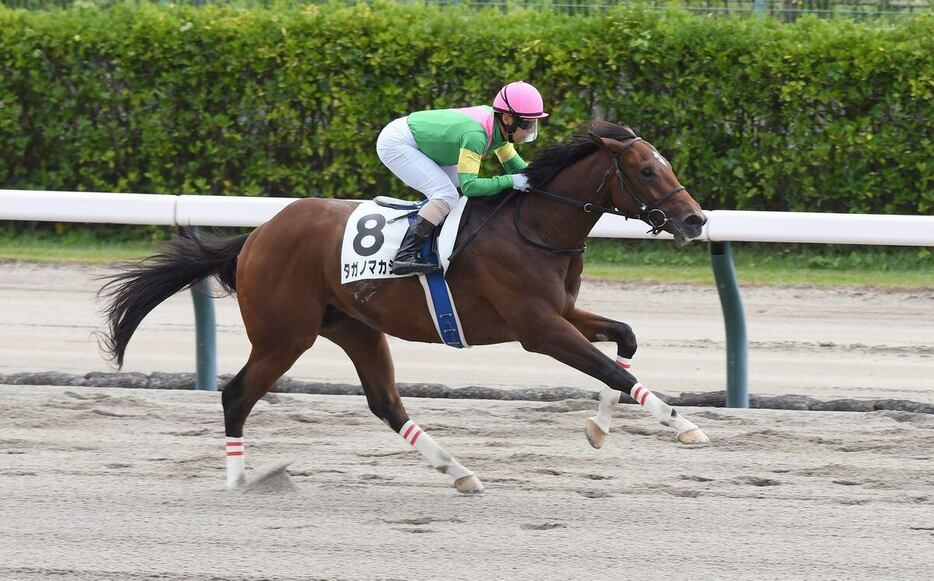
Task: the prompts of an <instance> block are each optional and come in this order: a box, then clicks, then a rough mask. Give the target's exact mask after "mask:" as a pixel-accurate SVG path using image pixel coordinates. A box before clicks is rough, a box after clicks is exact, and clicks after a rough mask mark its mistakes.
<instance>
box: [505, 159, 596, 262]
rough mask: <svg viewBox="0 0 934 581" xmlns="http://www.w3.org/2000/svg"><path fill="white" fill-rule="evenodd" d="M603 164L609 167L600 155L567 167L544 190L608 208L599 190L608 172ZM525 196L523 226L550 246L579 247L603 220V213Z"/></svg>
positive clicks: (533, 195) (538, 197)
mask: <svg viewBox="0 0 934 581" xmlns="http://www.w3.org/2000/svg"><path fill="white" fill-rule="evenodd" d="M603 165H606V164H605V160H604V159H603V156H601V155H599V152H597V153H596V154H593V155H590V156H588V157H586V158H584V159H582V160H581V161H579V162H577V163H575V164H574V165H572V166H570V167H568V168H566V169H565V170H564V171H562V172H561V173H559V174H558V175H557V176H556V177H555V179H553V180H552V181H551V183H550V184H548V186H547V188H544V189H547V191H549V192H551V193H554V194H560V195H562V196H565V197H567V198H573V199H575V200H580V201H581V202H591V203H593V204H595V205H598V206H602V205H605V204H606V203H607V200H606V197H607V196H606V190H605V189H603V190H601V188H600V184H601V182H602V181H603V176H604V174H605V171H606V168H604V167H602V166H603ZM524 195H525V196H526V197H527V198H529V199H527V200H526V201H525V204H524V205H523V208H522V222H523V225H526V226H528V227H529V228H530V229H531V230H532V231H534V232H536V233H537V234H538V236H539V237H540V238H541V239H542V242H544V243H545V244H546V245H549V246H554V247H560V248H580V247H581V246H583V245H584V242H585V241H586V239H587V235H588V234H590V231H591V230H592V229H593V227H594V225H595V224H596V223H597V220H599V219H600V214H595V213H591V212H584V211H583V210H582V209H581V208H577V207H575V206H572V205H570V204H565V203H562V202H557V201H554V200H549V199H547V198H544V197H540V196H536V195H535V194H532V193H528V194H524Z"/></svg>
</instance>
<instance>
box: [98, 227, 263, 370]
mask: <svg viewBox="0 0 934 581" xmlns="http://www.w3.org/2000/svg"><path fill="white" fill-rule="evenodd" d="M247 236H249V234H243V235H241V236H237V237H235V238H220V239H216V240H199V239H197V238H195V237H194V236H193V235H192V234H190V233H188V232H182V234H180V235H179V236H177V237H176V238H174V239H173V240H172V241H170V242H169V243H168V245H167V247H166V249H165V250H164V251H163V252H161V253H160V254H156V255H154V256H150V257H149V258H146V259H144V260H142V261H140V262H138V263H135V264H129V265H125V266H124V267H123V269H122V270H123V271H122V272H120V273H119V274H116V275H114V276H110V277H106V278H107V283H106V284H105V285H104V286H103V287H102V288H101V290H100V292H99V293H98V296H103V297H106V298H107V300H108V303H109V304H108V306H107V307H106V308H105V309H104V313H105V314H106V316H107V323H108V326H109V327H110V329H109V331H108V332H107V333H106V334H101V335H100V338H101V342H102V348H103V350H104V351H105V352H106V353H107V354H108V355H109V356H110V359H112V360H115V361H116V363H117V367H118V368H119V367H123V354H124V352H125V351H126V346H127V344H128V343H129V342H130V338H131V337H132V336H133V333H134V332H135V331H136V328H137V327H138V326H139V324H140V323H141V322H142V320H143V319H144V318H145V317H146V315H148V314H149V312H150V311H151V310H153V309H154V308H156V306H157V305H158V304H159V303H161V302H162V301H164V300H165V299H167V298H169V297H170V296H172V295H174V294H175V293H177V292H178V291H180V290H183V289H186V288H188V287H190V286H191V285H193V284H195V283H196V282H198V281H199V280H202V279H204V278H206V277H208V276H211V275H216V276H217V278H218V280H220V283H221V286H223V287H224V290H225V291H227V293H233V292H234V291H235V290H236V288H237V255H239V254H240V250H241V249H242V248H243V244H244V243H245V242H246V239H247Z"/></svg>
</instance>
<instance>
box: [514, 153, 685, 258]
mask: <svg viewBox="0 0 934 581" xmlns="http://www.w3.org/2000/svg"><path fill="white" fill-rule="evenodd" d="M639 141H643V139H642V138H641V137H638V136H636V137H633V138H632V139H631V140H630V141H629V142H628V143H627V144H626V146H625V147H624V148H623V149H622V150H621V151H619V152H615V153H612V154H611V155H610V157H611V158H612V159H613V167H611V168H609V169H607V170H606V173H605V174H603V180H601V181H600V186H599V187H598V188H597V192H596V193H597V194H602V193H603V191H604V190H605V189H606V187H607V181H608V180H609V177H610V172H613V171H615V172H616V178H617V180H619V186H620V191H621V192H622V193H628V194H629V195H630V196H632V199H633V200H635V201H636V205H637V208H638V209H637V210H635V211H631V212H621V211H620V210H617V209H616V208H607V207H604V206H598V205H596V204H594V203H593V202H582V201H581V200H575V199H574V198H568V197H566V196H562V195H560V194H555V193H552V192H548V191H545V190H540V189H538V188H529V192H530V193H533V194H535V195H537V196H541V197H543V198H547V199H549V200H554V201H556V202H561V203H563V204H567V205H569V206H574V207H576V208H580V209H581V210H583V211H584V212H587V213H588V214H613V215H615V216H622V217H623V218H626V219H627V220H629V219H633V220H642V221H643V222H645V223H646V224H648V225H649V226H651V228H650V229H649V230H647V231H646V233H651V234H652V236H658V235H659V234H660V233H661V231H662V229H663V228H664V227H665V225H667V224H668V222H669V218H668V214H666V213H665V211H664V210H662V209H661V205H662V204H664V203H665V202H667V201H668V200H670V199H671V198H672V196H674V195H675V194H677V193H678V192H681V191H683V190H685V189H686V188H685V187H684V186H678V187H676V188H674V189H673V190H671V191H670V192H668V193H667V194H665V195H664V196H662V197H661V198H659V199H657V200H655V201H654V202H653V203H652V204H651V205H649V204H647V203H646V202H645V200H643V199H642V198H641V197H639V195H638V194H637V193H636V191H635V188H633V187H632V182H631V181H630V180H629V178H628V177H627V176H626V173H625V172H624V171H623V168H622V167H621V166H620V165H619V158H620V156H621V155H622V154H623V153H624V152H625V151H626V150H627V149H629V148H630V147H632V146H633V145H635V144H636V143H637V142H639ZM627 183H628V184H629V185H627ZM608 198H609V200H611V202H612V199H613V196H612V194H610V195H609V196H608ZM523 199H524V197H522V198H519V201H518V202H517V203H516V216H515V225H516V231H517V232H519V235H520V236H521V237H522V239H523V240H525V241H526V242H528V243H529V244H531V245H532V246H535V247H537V248H541V249H543V250H547V251H548V252H551V253H553V254H569V255H577V254H583V253H584V251H586V250H587V247H586V246H583V247H581V248H571V249H561V248H552V247H550V246H545V245H543V244H539V243H538V242H535V241H534V240H530V239H529V238H528V237H526V236H525V234H523V233H522V230H520V229H519V221H520V218H519V210H520V208H521V206H522V200H523Z"/></svg>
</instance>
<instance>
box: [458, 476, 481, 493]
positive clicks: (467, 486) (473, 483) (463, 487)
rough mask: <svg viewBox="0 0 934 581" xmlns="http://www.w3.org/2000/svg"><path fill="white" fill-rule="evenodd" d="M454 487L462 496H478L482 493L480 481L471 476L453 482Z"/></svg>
mask: <svg viewBox="0 0 934 581" xmlns="http://www.w3.org/2000/svg"><path fill="white" fill-rule="evenodd" d="M454 487H455V488H457V491H458V492H463V493H464V494H480V493H481V492H483V484H481V483H480V479H479V478H477V477H476V476H474V475H473V474H471V475H470V476H462V477H461V478H458V479H457V480H455V481H454Z"/></svg>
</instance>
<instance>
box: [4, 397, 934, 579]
mask: <svg viewBox="0 0 934 581" xmlns="http://www.w3.org/2000/svg"><path fill="white" fill-rule="evenodd" d="M219 400H220V396H219V394H217V393H208V392H193V391H150V390H122V389H97V388H67V387H33V386H0V401H2V406H0V579H4V580H7V579H11V580H13V579H15V580H23V581H32V580H40V579H42V580H44V579H80V580H88V581H91V580H94V581H98V580H120V581H124V580H139V579H173V580H176V579H213V580H236V579H251V580H252V579H255V580H258V579H274V580H283V579H315V578H326V579H536V580H541V579H585V578H589V579H639V580H642V579H646V580H649V579H666V580H670V579H718V580H721V579H755V580H762V579H782V580H787V579H872V580H878V579H914V580H916V579H929V578H930V574H931V571H934V471H932V462H934V416H930V415H922V414H911V413H906V412H889V411H882V412H871V413H840V412H836V413H833V412H798V411H773V410H722V409H704V408H691V409H687V408H685V409H684V410H682V411H683V412H684V413H686V414H687V415H688V417H689V418H691V419H692V420H694V421H695V422H696V423H698V424H699V425H700V426H701V427H703V428H704V429H705V430H706V431H707V433H708V434H709V436H710V437H711V439H712V441H713V444H712V445H710V446H706V447H701V448H690V447H685V446H682V445H679V444H677V443H676V442H675V441H674V435H673V434H672V433H671V432H669V431H668V430H667V429H666V428H663V427H662V426H660V425H658V424H657V423H656V422H655V421H654V420H652V419H651V418H650V417H648V416H647V415H646V414H645V413H644V412H643V411H642V410H641V409H639V408H636V407H635V406H622V407H620V408H619V409H618V411H617V412H616V414H615V417H614V419H613V426H614V431H613V432H612V433H611V434H610V437H609V439H608V441H607V445H606V446H605V447H604V448H603V449H601V450H594V449H592V448H590V446H589V445H588V444H587V442H586V439H585V438H584V436H583V433H582V428H583V424H584V421H585V418H586V417H587V416H588V415H590V414H591V413H592V412H593V409H592V408H593V402H582V401H573V402H556V403H531V402H493V401H452V400H428V399H414V398H413V399H409V400H407V401H406V404H407V409H408V411H409V414H410V415H411V416H412V417H413V418H415V419H417V421H418V422H419V424H420V425H421V426H422V427H424V428H425V429H426V430H427V431H428V432H429V433H430V434H432V435H433V436H434V437H435V438H436V439H437V440H438V441H439V442H440V443H441V444H442V445H444V446H445V447H446V448H447V449H448V450H449V451H450V452H451V453H453V454H454V455H455V456H457V457H458V459H459V460H460V461H461V462H462V463H463V464H465V465H466V466H467V467H469V468H471V469H472V470H474V471H475V472H476V474H477V475H478V476H479V477H480V478H481V479H482V480H483V481H484V483H485V484H486V486H487V491H486V492H485V493H484V494H482V495H476V496H463V495H459V494H458V493H457V492H455V491H454V489H453V488H452V487H451V485H450V482H449V479H448V477H446V476H444V475H441V474H438V473H435V472H434V471H433V470H431V468H430V467H428V465H427V463H426V462H425V461H424V460H422V459H421V457H420V456H419V455H418V454H417V453H416V452H414V451H413V450H411V449H410V448H409V447H408V445H407V444H406V443H405V442H404V441H403V440H402V439H401V438H400V437H399V436H398V435H396V434H394V433H392V432H391V431H390V430H389V429H388V428H386V427H385V426H384V425H383V424H382V423H381V422H379V421H377V420H376V419H375V418H374V417H373V416H372V415H370V413H369V412H368V410H367V408H366V404H365V401H364V399H363V398H362V397H357V396H314V395H291V394H290V395H275V396H274V397H272V398H270V401H261V402H260V403H259V404H258V405H257V408H256V410H255V411H254V414H253V416H252V417H251V418H250V420H249V422H248V424H247V431H246V436H247V466H248V470H247V474H248V477H249V478H250V479H251V480H255V479H257V477H258V476H260V475H261V474H262V473H264V472H267V471H269V470H270V469H272V468H275V467H276V466H277V465H280V464H283V463H290V464H289V467H288V468H287V472H286V473H280V474H279V475H278V476H273V477H271V478H269V479H267V481H266V482H265V486H254V488H255V489H254V490H250V491H247V492H233V493H231V492H227V491H226V490H225V489H224V471H223V470H224V468H223V466H224V464H223V457H222V449H223V447H224V446H223V428H222V421H221V407H220V401H219Z"/></svg>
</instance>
